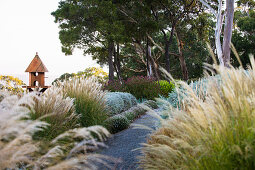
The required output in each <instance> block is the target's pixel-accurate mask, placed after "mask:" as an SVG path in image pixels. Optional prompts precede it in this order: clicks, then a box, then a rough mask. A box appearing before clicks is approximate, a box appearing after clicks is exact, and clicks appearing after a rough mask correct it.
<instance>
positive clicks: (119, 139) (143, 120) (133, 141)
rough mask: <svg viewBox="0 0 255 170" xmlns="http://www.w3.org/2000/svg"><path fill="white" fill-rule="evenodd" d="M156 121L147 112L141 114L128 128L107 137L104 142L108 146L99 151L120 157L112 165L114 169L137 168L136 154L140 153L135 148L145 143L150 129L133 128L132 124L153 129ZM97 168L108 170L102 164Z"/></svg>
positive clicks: (130, 169)
mask: <svg viewBox="0 0 255 170" xmlns="http://www.w3.org/2000/svg"><path fill="white" fill-rule="evenodd" d="M157 123H158V120H157V119H156V118H154V117H152V116H150V115H148V114H145V115H143V116H141V117H140V118H138V119H136V120H135V121H134V122H133V123H132V124H131V126H130V128H128V129H126V130H123V131H121V132H119V133H116V134H114V135H113V136H112V137H111V138H109V139H108V140H107V141H106V142H105V144H106V145H107V146H108V148H104V149H102V150H100V151H99V153H100V154H103V155H107V156H111V157H114V158H120V159H121V160H122V162H121V163H118V164H117V165H114V167H115V168H114V169H116V170H133V169H138V163H137V162H138V159H137V156H139V155H141V151H140V150H136V149H137V148H140V147H141V146H142V145H141V144H142V143H146V138H147V136H148V135H149V134H150V133H151V131H150V130H148V129H142V128H139V129H137V128H134V127H135V125H134V124H140V125H143V126H147V127H150V128H152V129H155V128H156V125H157ZM112 165H113V164H112ZM98 169H100V170H103V169H104V170H108V168H107V167H105V166H104V165H99V168H98Z"/></svg>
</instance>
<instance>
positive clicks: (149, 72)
mask: <svg viewBox="0 0 255 170" xmlns="http://www.w3.org/2000/svg"><path fill="white" fill-rule="evenodd" d="M150 58H151V47H150V45H149V40H148V39H147V43H146V60H147V76H148V77H153V71H152V64H151V61H150Z"/></svg>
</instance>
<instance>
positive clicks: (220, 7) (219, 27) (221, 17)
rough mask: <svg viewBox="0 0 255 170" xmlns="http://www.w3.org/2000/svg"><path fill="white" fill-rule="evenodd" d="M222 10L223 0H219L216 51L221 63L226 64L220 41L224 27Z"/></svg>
mask: <svg viewBox="0 0 255 170" xmlns="http://www.w3.org/2000/svg"><path fill="white" fill-rule="evenodd" d="M221 12H222V0H219V5H218V12H217V23H216V29H215V45H216V51H217V57H218V59H219V62H220V65H221V66H224V62H223V57H222V55H223V54H222V47H221V41H220V35H221V29H222V23H223V15H222V14H221Z"/></svg>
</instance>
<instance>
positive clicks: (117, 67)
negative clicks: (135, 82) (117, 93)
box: [113, 44, 122, 81]
mask: <svg viewBox="0 0 255 170" xmlns="http://www.w3.org/2000/svg"><path fill="white" fill-rule="evenodd" d="M119 54H120V48H119V44H117V50H115V48H114V64H113V65H114V68H115V71H116V73H117V76H118V79H119V81H122V77H121V70H120V58H119Z"/></svg>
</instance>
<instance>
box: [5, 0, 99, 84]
mask: <svg viewBox="0 0 255 170" xmlns="http://www.w3.org/2000/svg"><path fill="white" fill-rule="evenodd" d="M59 1H60V0H0V75H15V76H16V77H18V78H20V79H22V80H23V81H24V82H25V83H28V82H27V81H28V74H27V73H25V69H26V68H27V67H28V65H29V64H30V62H31V61H32V59H33V58H34V56H35V54H36V52H38V55H39V57H40V58H41V60H42V61H43V63H44V65H45V66H46V67H47V69H48V70H49V73H47V76H48V77H49V78H48V81H46V82H47V83H48V84H50V82H51V81H52V80H54V79H55V78H56V77H58V76H60V75H61V74H63V73H66V72H67V73H73V72H78V71H82V70H84V69H85V68H87V67H92V66H97V67H99V65H97V64H96V61H92V59H91V57H90V56H83V53H82V51H81V50H78V49H77V50H75V52H74V54H73V55H72V56H65V55H64V54H63V53H62V52H61V43H60V40H59V38H58V32H59V28H58V24H56V23H55V22H54V17H53V16H51V12H52V11H55V10H56V9H57V7H58V2H59Z"/></svg>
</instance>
